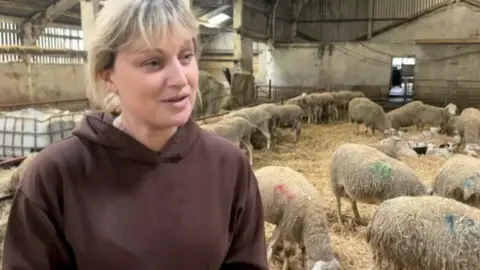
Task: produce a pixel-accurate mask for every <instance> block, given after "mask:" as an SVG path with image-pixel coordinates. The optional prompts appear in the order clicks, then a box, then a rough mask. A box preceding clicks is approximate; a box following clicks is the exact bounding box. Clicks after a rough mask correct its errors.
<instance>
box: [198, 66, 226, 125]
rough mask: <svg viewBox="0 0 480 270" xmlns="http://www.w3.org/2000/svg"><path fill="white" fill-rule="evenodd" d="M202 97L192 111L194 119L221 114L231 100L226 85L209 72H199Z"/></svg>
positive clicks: (199, 97)
mask: <svg viewBox="0 0 480 270" xmlns="http://www.w3.org/2000/svg"><path fill="white" fill-rule="evenodd" d="M198 88H199V89H200V91H199V92H200V95H199V96H197V101H196V102H195V106H194V108H193V111H192V117H193V118H199V117H205V116H210V115H216V114H219V113H220V111H221V109H222V108H223V107H224V106H225V104H226V102H227V101H228V99H229V95H228V93H227V91H225V87H224V85H223V84H222V83H221V82H219V81H218V80H217V79H215V78H214V77H213V76H212V75H210V74H209V73H208V72H206V71H203V70H201V71H200V72H199V87H198Z"/></svg>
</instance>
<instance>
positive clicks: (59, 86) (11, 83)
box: [0, 33, 265, 104]
mask: <svg viewBox="0 0 480 270" xmlns="http://www.w3.org/2000/svg"><path fill="white" fill-rule="evenodd" d="M264 47H265V45H264V44H262V43H258V42H254V44H253V50H254V57H253V66H254V74H255V75H256V76H257V78H259V80H258V81H259V83H264V82H265V72H264V71H263V70H264V68H262V67H263V66H265V64H264V63H263V62H262V61H263V59H264V58H265V57H264V55H263V53H262V52H263V48H264ZM204 52H205V54H204V57H203V58H202V59H201V60H200V61H199V67H200V68H201V69H204V70H207V71H209V72H210V73H212V74H213V75H214V76H215V77H216V78H217V79H219V80H220V81H222V82H224V83H225V84H228V83H227V82H226V79H225V77H224V75H223V73H222V68H223V67H224V66H226V67H229V68H233V33H227V34H220V35H219V36H218V37H217V38H215V39H214V40H212V42H211V43H210V44H209V45H208V46H206V48H205V50H204ZM28 74H29V72H28V68H27V65H26V64H25V63H1V64H0V93H2V94H1V95H0V104H18V103H27V102H42V101H54V100H63V99H77V98H86V93H85V80H84V68H83V65H75V64H61V65H60V64H32V65H31V76H29V75H28Z"/></svg>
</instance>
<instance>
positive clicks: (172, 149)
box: [72, 112, 200, 164]
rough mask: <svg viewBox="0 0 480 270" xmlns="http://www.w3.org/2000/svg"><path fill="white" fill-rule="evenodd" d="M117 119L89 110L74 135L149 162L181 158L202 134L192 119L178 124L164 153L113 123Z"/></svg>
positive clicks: (75, 129)
mask: <svg viewBox="0 0 480 270" xmlns="http://www.w3.org/2000/svg"><path fill="white" fill-rule="evenodd" d="M114 119H115V117H114V116H113V115H111V114H109V113H105V112H93V113H86V114H85V117H84V118H83V119H82V121H81V122H80V123H79V125H78V126H77V127H75V128H74V130H73V131H72V134H73V136H76V137H78V138H79V139H81V140H88V141H90V142H92V143H95V144H99V145H101V146H104V147H107V148H110V149H111V150H112V151H115V152H117V154H119V155H121V156H123V157H125V158H127V159H130V160H133V161H136V162H140V163H146V164H157V163H159V162H178V161H180V160H181V159H182V158H184V157H185V156H186V155H187V153H188V151H189V149H190V148H191V147H193V145H194V144H195V142H196V141H197V140H198V138H199V136H200V127H199V126H198V125H197V123H195V121H194V120H193V119H192V118H190V119H189V120H188V121H187V123H186V124H185V125H184V126H181V127H178V129H177V132H175V134H174V135H173V136H172V137H171V138H170V139H169V140H168V141H167V143H166V144H165V146H164V147H163V149H162V151H161V152H154V151H152V150H150V149H149V148H148V147H146V146H145V145H143V144H142V143H141V142H139V141H137V140H136V139H135V138H133V137H132V136H130V135H129V134H127V133H125V132H123V131H122V130H120V129H118V128H116V127H115V126H113V120H114Z"/></svg>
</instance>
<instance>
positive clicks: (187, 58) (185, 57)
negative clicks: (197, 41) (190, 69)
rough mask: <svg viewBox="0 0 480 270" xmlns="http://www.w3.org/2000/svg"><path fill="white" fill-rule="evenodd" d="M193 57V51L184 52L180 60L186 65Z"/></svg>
mask: <svg viewBox="0 0 480 270" xmlns="http://www.w3.org/2000/svg"><path fill="white" fill-rule="evenodd" d="M193 57H195V55H194V54H193V53H186V54H183V55H182V57H181V58H180V61H181V63H182V64H183V65H188V64H189V63H190V62H191V61H192V59H193Z"/></svg>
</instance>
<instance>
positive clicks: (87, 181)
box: [3, 113, 268, 270]
mask: <svg viewBox="0 0 480 270" xmlns="http://www.w3.org/2000/svg"><path fill="white" fill-rule="evenodd" d="M112 121H113V117H112V116H111V115H109V114H103V113H95V114H91V115H88V116H86V117H85V119H84V120H83V121H82V122H81V124H80V125H79V126H78V127H77V128H76V129H75V130H74V132H73V134H74V136H73V137H71V138H69V139H66V140H63V141H61V142H58V143H55V144H53V145H51V146H49V147H47V148H45V149H44V150H43V151H41V152H40V154H39V155H38V156H37V158H36V159H35V160H34V161H33V162H32V164H31V166H30V167H29V169H28V170H27V172H26V173H25V176H24V178H23V179H22V181H21V184H20V187H19V190H18V192H17V194H16V195H15V198H14V202H13V205H12V209H11V213H10V219H9V223H8V227H7V234H6V238H5V249H4V262H3V266H4V268H3V269H4V270H14V269H15V270H17V269H22V270H29V269H31V270H47V269H52V270H53V269H55V270H60V269H82V270H97V269H98V270H109V269H111V270H183V269H185V270H187V269H188V270H191V269H196V270H197V269H198V270H201V269H205V270H214V269H245V270H248V269H251V270H257V269H262V270H263V269H265V270H266V269H268V267H267V262H266V254H265V253H266V252H265V239H264V228H263V212H262V204H261V201H260V196H259V191H258V186H257V182H256V179H255V177H254V175H253V173H252V170H251V168H250V166H249V164H248V161H247V160H246V158H245V155H244V154H243V153H242V152H241V151H240V149H238V148H237V147H235V146H234V145H233V144H231V143H229V142H227V141H225V140H223V139H221V138H219V137H217V136H215V135H210V134H208V133H206V132H203V131H202V130H201V129H200V128H199V127H198V125H197V124H196V123H195V122H194V121H193V120H189V121H188V123H187V124H186V125H185V126H184V127H181V128H179V129H178V131H177V132H176V134H175V135H174V136H173V137H172V138H171V139H170V140H169V141H168V142H167V144H166V146H165V148H164V150H163V151H161V153H155V152H152V151H151V150H149V149H148V148H146V147H145V146H144V145H142V144H141V143H140V142H138V141H137V140H135V139H134V138H132V137H130V136H129V135H127V134H126V133H124V132H122V131H120V130H118V129H117V128H115V127H113V125H112V124H111V123H112Z"/></svg>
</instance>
